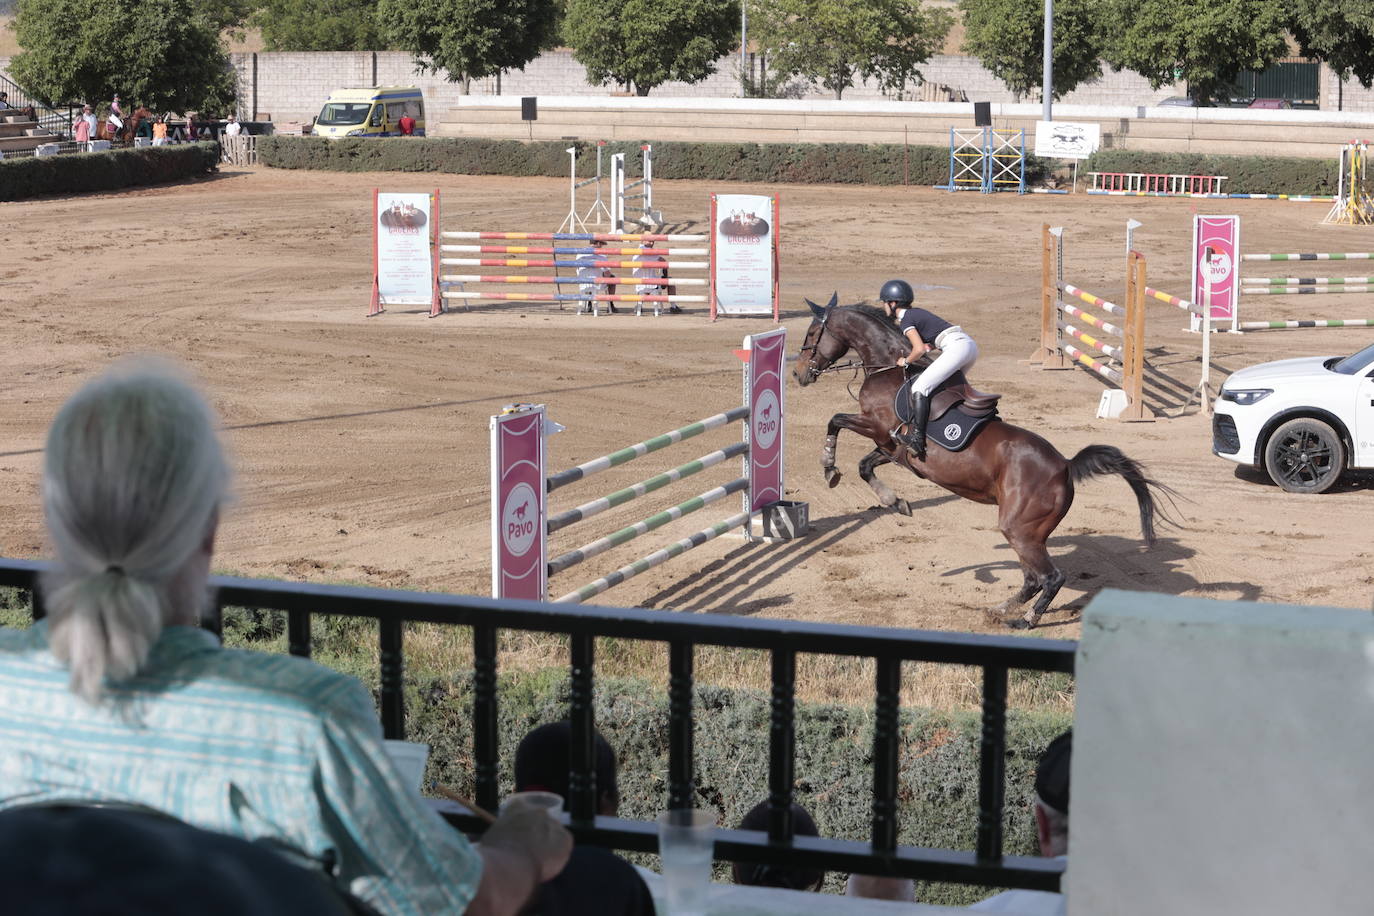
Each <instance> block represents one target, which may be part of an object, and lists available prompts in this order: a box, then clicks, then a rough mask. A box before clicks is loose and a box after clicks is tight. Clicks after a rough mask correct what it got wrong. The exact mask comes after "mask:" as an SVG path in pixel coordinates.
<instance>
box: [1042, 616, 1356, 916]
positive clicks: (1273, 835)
mask: <svg viewBox="0 0 1374 916" xmlns="http://www.w3.org/2000/svg"><path fill="white" fill-rule="evenodd" d="M1075 693H1076V697H1077V710H1076V714H1075V722H1074V748H1073V763H1072V809H1071V812H1070V828H1069V869H1068V879H1067V881H1068V883H1067V890H1068V912H1069V916H1078V914H1093V916H1100V914H1104V913H1110V914H1113V916H1160V914H1164V913H1169V914H1180V916H1181V914H1220V913H1243V914H1245V916H1267V914H1275V916H1278V914H1283V916H1291V914H1294V913H1323V914H1328V913H1329V914H1335V913H1366V912H1369V910H1370V900H1371V899H1374V881H1371V877H1370V870H1369V867H1368V858H1369V856H1368V849H1369V842H1368V839H1369V823H1370V820H1371V813H1374V802H1371V795H1370V784H1371V781H1370V761H1371V760H1374V616H1371V615H1370V613H1369V611H1368V610H1363V611H1351V610H1341V609H1335V608H1321V607H1289V606H1282V605H1273V604H1252V603H1244V602H1224V601H1204V600H1200V599H1193V598H1173V597H1168V596H1164V595H1150V594H1143V593H1135V592H1117V591H1108V592H1104V593H1103V594H1101V595H1099V596H1098V597H1097V598H1096V599H1095V600H1094V601H1093V603H1092V604H1091V605H1090V606H1089V607H1088V609H1087V611H1086V612H1085V614H1084V623H1083V637H1082V641H1081V642H1080V644H1079V650H1078V660H1077V686H1076V691H1075Z"/></svg>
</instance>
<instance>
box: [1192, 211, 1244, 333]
mask: <svg viewBox="0 0 1374 916" xmlns="http://www.w3.org/2000/svg"><path fill="white" fill-rule="evenodd" d="M1208 248H1210V249H1212V262H1211V277H1212V289H1211V297H1212V312H1211V316H1212V320H1213V321H1229V322H1231V324H1232V326H1234V325H1235V324H1236V319H1237V318H1238V315H1237V307H1238V305H1239V297H1240V269H1239V264H1240V217H1239V216H1196V215H1195V216H1194V217H1193V301H1194V302H1196V303H1198V305H1205V301H1204V297H1205V295H1206V288H1205V285H1204V283H1203V273H1202V272H1203V270H1204V268H1205V266H1206V263H1207V261H1206V257H1207V249H1208Z"/></svg>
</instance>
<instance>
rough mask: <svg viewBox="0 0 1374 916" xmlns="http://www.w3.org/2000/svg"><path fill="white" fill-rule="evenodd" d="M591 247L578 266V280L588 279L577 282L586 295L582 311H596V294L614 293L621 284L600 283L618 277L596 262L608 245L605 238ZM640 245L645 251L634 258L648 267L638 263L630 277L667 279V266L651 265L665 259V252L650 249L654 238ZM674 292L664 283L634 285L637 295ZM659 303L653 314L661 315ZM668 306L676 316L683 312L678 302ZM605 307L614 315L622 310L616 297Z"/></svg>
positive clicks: (594, 242) (580, 309)
mask: <svg viewBox="0 0 1374 916" xmlns="http://www.w3.org/2000/svg"><path fill="white" fill-rule="evenodd" d="M591 246H592V253H591V255H589V256H588V257H585V258H582V259H580V260H581V261H582V262H583V263H582V265H581V266H580V267H578V268H577V276H578V279H581V280H584V281H586V282H583V283H580V284H578V286H579V292H580V293H581V295H583V296H586V297H587V298H586V299H584V300H582V302H581V303H580V304H579V306H578V311H579V312H583V313H586V312H591V311H594V310H595V303H596V302H597V301H598V300H596V299H595V298H594V297H595V296H598V295H601V294H602V292H603V291H604V292H605V294H606V295H608V296H614V295H615V291H616V289H617V287H618V284H615V283H605V284H602V283H598V282H597V281H598V280H599V279H613V278H615V276H616V275H615V273H613V272H612V271H611V270H610V268H607V267H598V266H596V264H595V263H594V262H596V261H599V260H601V259H602V254H601V252H602V250H603V249H605V247H606V241H605V239H595V240H593V241H592V243H591ZM639 247H640V248H641V249H646V250H644V251H642V252H641V253H640V254H637V255H635V256H634V257H633V258H632V259H631V260H633V261H634V262H635V264H636V265H641V264H642V265H645V266H642V267H641V266H636V267H635V268H634V269H633V270H632V271H631V276H632V277H633V278H634V279H636V280H663V279H665V278H667V276H668V271H667V270H666V269H665V268H662V267H657V266H648V265H656V264H658V263H659V262H661V261H662V260H663V255H662V254H660V253H659V252H657V251H652V250H648V249H653V247H654V243H653V242H652V241H647V242H640V243H639ZM671 293H672V288H671V287H669V286H666V285H664V284H662V283H636V284H635V295H638V296H663V295H671ZM659 304H660V303H658V302H655V303H654V305H655V308H654V314H658V312H659V309H658V308H657V306H658V305H659ZM667 305H668V311H669V312H671V313H672V314H674V315H676V314H678V313H680V312H681V311H682V309H681V308H680V307H679V306H678V304H677V303H676V302H669V303H667ZM606 306H607V311H609V312H610V313H611V314H612V315H614V314H616V313H617V312H618V311H619V310H618V309H617V308H616V307H615V301H614V300H612V301H609V302H607V303H606ZM639 312H640V309H639V308H636V309H635V313H636V314H638V313H639Z"/></svg>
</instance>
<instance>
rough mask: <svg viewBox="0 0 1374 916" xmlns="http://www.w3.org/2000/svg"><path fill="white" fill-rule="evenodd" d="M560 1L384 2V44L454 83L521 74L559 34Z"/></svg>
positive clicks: (381, 3)
mask: <svg viewBox="0 0 1374 916" xmlns="http://www.w3.org/2000/svg"><path fill="white" fill-rule="evenodd" d="M558 15H559V0H379V2H378V4H377V21H378V22H379V23H380V24H381V31H382V38H383V39H384V40H385V41H386V42H387V43H388V44H389V45H390V46H391V47H393V48H399V49H401V50H404V51H409V52H410V53H412V54H414V55H415V62H416V64H417V65H418V66H419V67H420V69H421V70H427V71H430V72H432V73H439V72H440V71H443V72H446V73H447V74H448V79H450V80H453V81H458V80H468V79H477V78H480V77H484V76H494V75H495V74H497V73H500V72H501V71H502V70H507V69H511V68H515V69H519V68H521V67H524V66H525V64H527V63H529V62H530V61H532V60H534V58H535V57H537V56H539V52H540V51H542V50H543V49H544V48H546V47H548V46H549V44H550V43H551V42H552V41H553V39H554V37H555V36H556V34H557V28H558Z"/></svg>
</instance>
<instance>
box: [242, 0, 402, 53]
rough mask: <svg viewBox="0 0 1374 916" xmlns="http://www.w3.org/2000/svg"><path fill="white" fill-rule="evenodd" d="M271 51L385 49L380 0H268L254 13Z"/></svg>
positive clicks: (255, 21)
mask: <svg viewBox="0 0 1374 916" xmlns="http://www.w3.org/2000/svg"><path fill="white" fill-rule="evenodd" d="M252 23H253V25H255V26H257V27H258V28H259V29H260V30H261V31H262V39H263V43H264V44H265V45H266V46H267V50H269V51H381V50H385V49H386V47H387V43H386V42H385V41H384V40H383V39H382V34H381V29H380V28H379V27H378V24H377V0H264V3H263V5H262V7H261V8H260V9H259V10H258V11H257V12H256V13H254V14H253V19H252Z"/></svg>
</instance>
